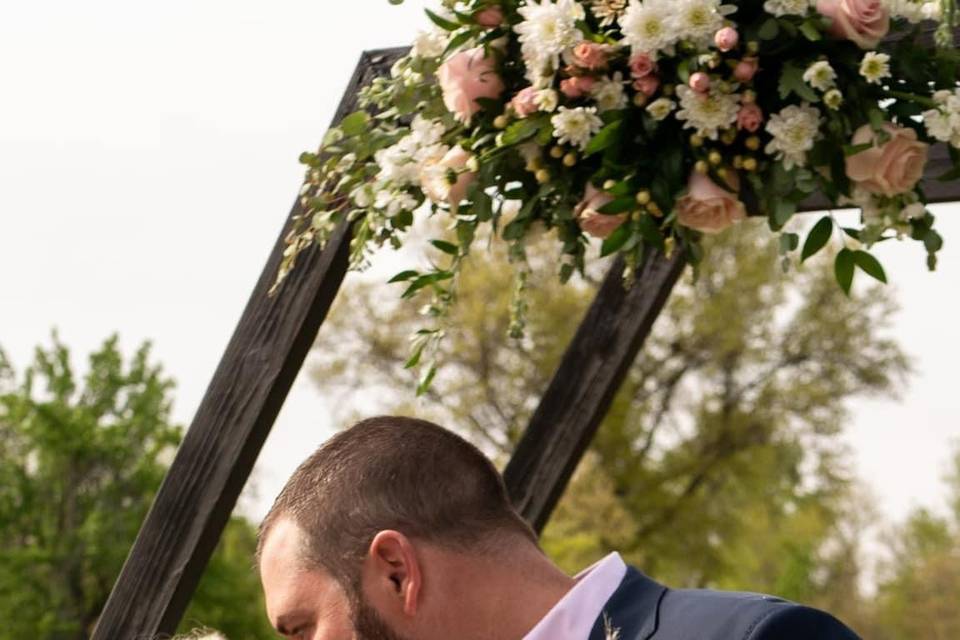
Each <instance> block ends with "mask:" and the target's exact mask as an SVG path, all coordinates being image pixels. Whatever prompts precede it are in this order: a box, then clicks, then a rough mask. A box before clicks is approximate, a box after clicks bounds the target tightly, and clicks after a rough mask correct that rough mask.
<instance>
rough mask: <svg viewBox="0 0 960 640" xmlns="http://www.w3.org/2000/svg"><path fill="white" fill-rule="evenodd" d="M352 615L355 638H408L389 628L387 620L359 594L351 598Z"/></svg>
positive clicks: (391, 639)
mask: <svg viewBox="0 0 960 640" xmlns="http://www.w3.org/2000/svg"><path fill="white" fill-rule="evenodd" d="M352 617H353V630H354V632H355V634H356V636H355V638H356V640H409V639H408V638H406V637H405V636H402V635H400V634H398V633H397V632H396V631H394V630H393V629H391V628H390V626H389V625H388V624H387V621H386V620H384V619H383V617H382V616H381V615H380V613H379V612H378V611H377V610H376V609H374V608H373V607H372V606H370V603H368V602H367V601H366V598H364V597H363V595H361V594H357V596H356V597H355V598H353V616H352Z"/></svg>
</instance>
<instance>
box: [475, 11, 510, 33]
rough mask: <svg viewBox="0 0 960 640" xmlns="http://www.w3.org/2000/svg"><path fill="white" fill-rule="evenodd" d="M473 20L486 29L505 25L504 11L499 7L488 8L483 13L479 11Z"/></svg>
mask: <svg viewBox="0 0 960 640" xmlns="http://www.w3.org/2000/svg"><path fill="white" fill-rule="evenodd" d="M473 19H474V20H476V21H477V24H478V25H480V26H481V27H483V28H484V29H493V28H494V27H499V26H500V25H501V24H503V9H501V8H500V7H499V6H498V5H494V6H492V7H487V8H486V9H483V10H482V11H478V12H477V13H476V14H475V15H474V16H473Z"/></svg>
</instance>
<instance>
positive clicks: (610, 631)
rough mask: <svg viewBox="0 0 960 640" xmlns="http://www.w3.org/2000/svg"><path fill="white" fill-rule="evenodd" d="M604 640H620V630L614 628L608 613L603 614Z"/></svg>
mask: <svg viewBox="0 0 960 640" xmlns="http://www.w3.org/2000/svg"><path fill="white" fill-rule="evenodd" d="M603 639H604V640H620V629H618V628H616V627H615V626H613V622H611V621H610V616H608V615H607V612H606V611H604V612H603Z"/></svg>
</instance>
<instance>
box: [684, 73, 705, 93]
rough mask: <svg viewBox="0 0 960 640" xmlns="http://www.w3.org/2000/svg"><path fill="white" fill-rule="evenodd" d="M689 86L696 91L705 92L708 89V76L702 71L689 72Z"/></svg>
mask: <svg viewBox="0 0 960 640" xmlns="http://www.w3.org/2000/svg"><path fill="white" fill-rule="evenodd" d="M689 84H690V88H691V89H693V90H694V91H696V92H697V93H706V92H707V91H709V90H710V76H708V75H707V74H705V73H704V72H703V71H697V72H696V73H691V74H690V82H689Z"/></svg>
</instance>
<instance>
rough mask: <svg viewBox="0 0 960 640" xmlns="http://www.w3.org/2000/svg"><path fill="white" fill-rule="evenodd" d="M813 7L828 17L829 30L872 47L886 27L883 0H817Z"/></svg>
mask: <svg viewBox="0 0 960 640" xmlns="http://www.w3.org/2000/svg"><path fill="white" fill-rule="evenodd" d="M817 11H818V12H820V14H822V15H824V16H826V17H828V18H830V19H831V20H832V23H831V24H830V33H831V34H832V35H833V36H835V37H837V38H846V39H847V40H852V41H853V42H855V43H856V44H857V46H859V47H860V48H861V49H873V48H874V47H876V46H877V45H878V44H879V43H880V40H882V39H883V37H884V36H885V35H887V32H888V31H889V30H890V10H889V9H888V8H887V6H886V4H885V3H884V2H883V0H817Z"/></svg>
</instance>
